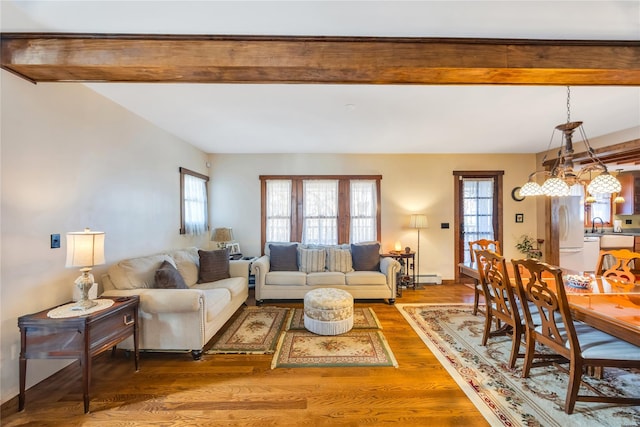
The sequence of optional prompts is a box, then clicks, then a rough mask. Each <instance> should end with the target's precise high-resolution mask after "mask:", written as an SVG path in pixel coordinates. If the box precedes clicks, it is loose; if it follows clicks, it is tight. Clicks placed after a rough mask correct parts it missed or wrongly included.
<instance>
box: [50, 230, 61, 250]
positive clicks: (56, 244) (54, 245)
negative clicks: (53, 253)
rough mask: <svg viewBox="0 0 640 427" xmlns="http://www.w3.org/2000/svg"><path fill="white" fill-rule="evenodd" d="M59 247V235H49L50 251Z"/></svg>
mask: <svg viewBox="0 0 640 427" xmlns="http://www.w3.org/2000/svg"><path fill="white" fill-rule="evenodd" d="M59 247H60V235H59V234H52V235H51V249H57V248H59Z"/></svg>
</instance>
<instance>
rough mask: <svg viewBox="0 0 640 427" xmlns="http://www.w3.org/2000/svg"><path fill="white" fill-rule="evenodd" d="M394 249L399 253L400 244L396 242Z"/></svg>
mask: <svg viewBox="0 0 640 427" xmlns="http://www.w3.org/2000/svg"><path fill="white" fill-rule="evenodd" d="M394 249H395V250H396V251H397V252H400V251H401V250H402V244H401V243H400V242H396V245H395V246H394Z"/></svg>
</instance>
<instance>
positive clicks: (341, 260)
mask: <svg viewBox="0 0 640 427" xmlns="http://www.w3.org/2000/svg"><path fill="white" fill-rule="evenodd" d="M327 270H329V271H339V272H340V273H349V272H350V271H353V263H352V262H351V251H350V250H349V249H343V248H327Z"/></svg>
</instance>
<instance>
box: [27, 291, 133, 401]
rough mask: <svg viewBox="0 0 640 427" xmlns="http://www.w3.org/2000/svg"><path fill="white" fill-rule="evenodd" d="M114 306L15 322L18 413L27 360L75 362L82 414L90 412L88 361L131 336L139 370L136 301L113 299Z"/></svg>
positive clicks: (34, 316)
mask: <svg viewBox="0 0 640 427" xmlns="http://www.w3.org/2000/svg"><path fill="white" fill-rule="evenodd" d="M112 299H113V300H114V303H113V305H111V306H110V307H108V308H105V309H104V310H100V311H97V312H95V313H90V314H84V315H83V314H81V313H79V314H78V315H75V316H71V317H62V318H50V317H48V316H47V314H48V313H49V311H51V310H52V309H47V310H43V311H41V312H39V313H33V314H27V315H25V316H21V317H19V318H18V327H19V328H20V395H19V397H18V410H19V411H22V410H23V409H24V404H25V381H26V374H27V359H78V360H79V361H80V367H81V368H82V391H83V394H84V412H85V413H87V412H89V384H90V382H91V358H92V357H93V356H96V355H98V354H100V353H102V352H103V351H105V350H108V349H109V348H113V349H114V350H115V346H116V344H118V343H119V342H121V341H123V340H124V339H126V338H128V337H129V336H131V335H133V343H134V352H135V357H134V360H135V367H136V371H137V370H138V364H139V351H138V305H139V301H140V300H139V297H138V296H132V297H123V298H112Z"/></svg>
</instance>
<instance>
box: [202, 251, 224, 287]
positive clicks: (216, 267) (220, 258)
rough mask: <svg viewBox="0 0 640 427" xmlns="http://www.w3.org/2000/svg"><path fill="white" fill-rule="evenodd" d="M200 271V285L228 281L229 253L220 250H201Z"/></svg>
mask: <svg viewBox="0 0 640 427" xmlns="http://www.w3.org/2000/svg"><path fill="white" fill-rule="evenodd" d="M198 255H199V256H200V270H199V271H198V283H208V282H215V281H216V280H222V279H228V278H229V277H231V275H230V274H229V251H228V250H227V249H219V250H217V251H203V250H199V251H198Z"/></svg>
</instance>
